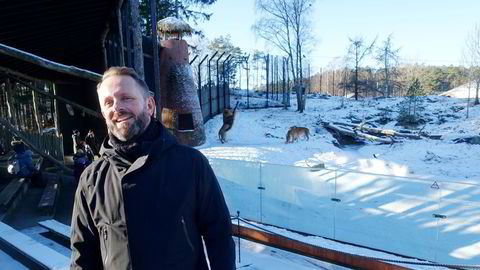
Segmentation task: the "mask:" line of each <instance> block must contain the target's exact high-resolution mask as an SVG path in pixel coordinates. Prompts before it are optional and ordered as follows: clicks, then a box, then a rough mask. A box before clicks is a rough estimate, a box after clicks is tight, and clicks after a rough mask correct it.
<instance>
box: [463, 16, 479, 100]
mask: <svg viewBox="0 0 480 270" xmlns="http://www.w3.org/2000/svg"><path fill="white" fill-rule="evenodd" d="M463 55H464V58H465V62H466V63H467V64H468V65H469V66H470V77H471V80H472V81H474V82H475V86H476V94H475V105H478V104H480V102H479V99H478V92H479V88H480V26H479V25H478V24H475V26H474V28H473V30H472V32H470V33H469V35H468V36H467V39H466V40H465V49H464V52H463Z"/></svg>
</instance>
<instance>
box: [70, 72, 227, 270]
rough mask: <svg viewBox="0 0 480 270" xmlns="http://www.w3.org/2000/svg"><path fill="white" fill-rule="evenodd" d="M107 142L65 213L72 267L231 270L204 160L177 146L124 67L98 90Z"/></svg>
mask: <svg viewBox="0 0 480 270" xmlns="http://www.w3.org/2000/svg"><path fill="white" fill-rule="evenodd" d="M97 93H98V98H99V101H100V107H101V110H102V115H103V117H104V118H105V122H106V124H107V128H108V133H109V136H108V137H107V138H106V139H105V140H104V142H103V144H102V147H101V150H100V153H101V155H102V157H101V158H99V159H97V160H96V161H94V162H93V163H92V164H91V165H90V166H89V167H87V168H86V169H85V171H84V172H83V174H82V176H81V178H80V183H79V186H78V188H77V192H76V195H75V204H74V209H73V214H72V227H71V228H72V233H71V234H72V235H71V247H72V265H71V268H72V269H102V268H103V269H142V270H143V269H182V270H185V269H192V270H193V269H199V270H200V269H208V267H207V262H206V255H205V254H204V247H203V244H202V237H203V240H204V242H205V248H206V251H207V254H208V260H209V265H210V269H213V270H217V269H222V270H223V269H228V270H231V269H235V246H234V242H233V239H232V236H231V233H232V228H231V226H232V225H231V221H230V214H229V212H228V209H227V206H226V204H225V200H224V198H223V195H222V192H221V190H220V187H219V185H218V182H217V180H216V178H215V175H214V173H213V171H212V169H211V167H210V165H209V164H208V160H207V159H206V158H205V157H204V156H203V155H202V154H201V153H200V152H199V151H197V150H195V149H193V148H190V147H188V146H184V145H179V144H177V143H176V141H175V139H174V137H173V136H172V135H170V134H169V132H168V131H167V130H166V129H164V128H163V126H162V125H161V123H160V122H159V121H157V120H155V119H154V118H152V115H153V113H154V108H155V103H154V99H153V97H152V95H151V94H150V93H151V92H149V91H148V88H147V86H146V84H145V82H144V81H143V80H141V79H140V78H139V77H138V76H137V74H136V73H135V71H133V70H132V69H130V68H124V67H113V68H110V69H109V70H107V71H106V72H105V74H104V75H103V78H102V81H101V82H100V83H99V85H98V87H97Z"/></svg>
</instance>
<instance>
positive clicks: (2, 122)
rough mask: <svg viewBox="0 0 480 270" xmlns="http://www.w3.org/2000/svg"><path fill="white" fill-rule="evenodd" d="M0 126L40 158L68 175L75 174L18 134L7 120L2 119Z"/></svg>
mask: <svg viewBox="0 0 480 270" xmlns="http://www.w3.org/2000/svg"><path fill="white" fill-rule="evenodd" d="M0 124H1V125H3V127H4V128H6V129H7V130H8V131H9V132H10V133H12V134H13V135H15V136H16V137H18V138H20V139H21V140H22V141H23V142H24V143H25V144H26V145H27V146H28V147H30V148H31V149H32V150H33V151H34V152H36V153H38V154H39V155H40V156H42V157H43V158H45V159H48V160H50V161H51V162H53V164H55V165H57V166H58V167H60V168H62V169H63V170H64V171H65V172H67V173H70V174H73V170H72V169H70V168H68V167H67V166H65V164H63V162H60V161H58V160H56V159H54V158H53V157H51V156H50V155H47V154H45V153H43V151H41V150H40V149H38V148H37V147H36V146H34V145H33V144H32V143H31V142H30V141H29V140H28V139H27V137H25V136H23V134H22V133H21V132H18V131H17V130H16V129H15V128H14V127H13V126H12V125H10V123H8V121H6V120H5V119H0Z"/></svg>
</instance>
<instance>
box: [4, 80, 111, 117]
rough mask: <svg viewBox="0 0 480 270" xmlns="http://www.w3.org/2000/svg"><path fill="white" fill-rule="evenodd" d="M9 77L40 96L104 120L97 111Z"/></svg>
mask: <svg viewBox="0 0 480 270" xmlns="http://www.w3.org/2000/svg"><path fill="white" fill-rule="evenodd" d="M7 76H8V77H9V78H11V79H12V80H14V81H16V82H17V83H19V84H21V85H23V86H26V87H27V88H29V89H31V90H32V91H35V92H37V93H39V94H42V95H45V96H47V97H50V98H54V99H55V100H58V101H61V102H63V103H66V104H70V105H71V106H72V107H75V108H77V109H79V110H81V111H83V112H85V113H86V114H89V115H91V116H94V117H97V118H100V119H103V116H102V114H101V113H99V112H97V111H94V110H92V109H89V108H87V107H84V106H82V105H80V104H78V103H75V102H73V101H70V100H68V99H66V98H63V97H60V96H58V95H52V94H50V93H47V92H45V91H43V90H41V89H38V88H35V87H33V86H31V85H29V84H28V83H27V82H24V81H22V80H21V79H19V78H15V77H14V76H11V75H10V74H7Z"/></svg>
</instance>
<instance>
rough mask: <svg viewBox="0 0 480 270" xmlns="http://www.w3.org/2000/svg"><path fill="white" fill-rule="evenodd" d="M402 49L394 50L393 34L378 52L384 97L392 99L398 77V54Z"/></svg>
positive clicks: (377, 57)
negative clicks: (395, 80)
mask: <svg viewBox="0 0 480 270" xmlns="http://www.w3.org/2000/svg"><path fill="white" fill-rule="evenodd" d="M399 51H400V48H398V49H394V48H393V44H392V34H390V35H389V36H388V37H387V39H386V40H385V41H384V42H383V45H382V46H379V47H378V48H377V51H376V57H375V58H376V59H377V62H378V63H379V64H380V65H381V66H382V69H383V76H384V77H383V81H384V82H383V88H384V92H383V95H384V96H385V97H390V96H392V95H393V88H394V79H395V77H397V75H398V74H397V66H398V54H399Z"/></svg>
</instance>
